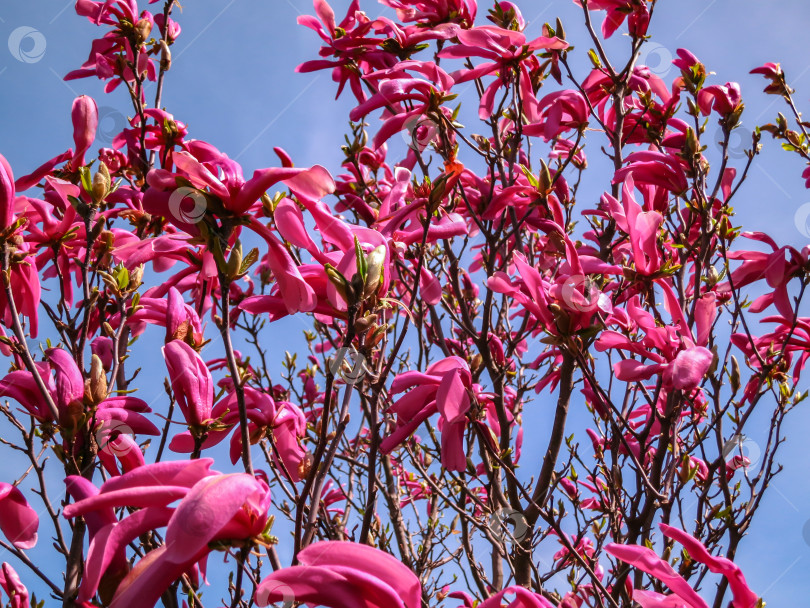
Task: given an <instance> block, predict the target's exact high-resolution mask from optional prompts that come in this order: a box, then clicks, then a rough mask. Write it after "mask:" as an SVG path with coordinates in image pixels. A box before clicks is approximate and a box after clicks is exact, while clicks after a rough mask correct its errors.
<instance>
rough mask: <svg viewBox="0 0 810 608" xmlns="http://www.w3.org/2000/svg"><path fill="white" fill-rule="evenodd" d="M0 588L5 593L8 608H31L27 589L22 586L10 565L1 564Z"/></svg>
mask: <svg viewBox="0 0 810 608" xmlns="http://www.w3.org/2000/svg"><path fill="white" fill-rule="evenodd" d="M0 587H2V588H3V591H5V592H6V595H8V599H9V606H10V608H31V602H30V600H29V598H28V589H26V588H25V585H23V584H22V581H21V580H20V577H19V576H18V575H17V572H16V571H15V570H14V568H12V567H11V564H8V563H6V562H3V565H2V567H0Z"/></svg>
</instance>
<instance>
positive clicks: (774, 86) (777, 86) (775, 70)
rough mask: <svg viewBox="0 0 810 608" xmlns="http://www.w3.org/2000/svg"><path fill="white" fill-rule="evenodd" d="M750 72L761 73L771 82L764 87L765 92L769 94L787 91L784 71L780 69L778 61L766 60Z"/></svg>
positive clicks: (781, 93)
mask: <svg viewBox="0 0 810 608" xmlns="http://www.w3.org/2000/svg"><path fill="white" fill-rule="evenodd" d="M750 73H751V74H762V75H763V76H764V77H765V78H767V79H768V80H770V81H771V83H770V84H769V85H768V86H767V87H765V92H766V93H769V94H771V95H783V94H784V93H785V92H786V91H788V90H789V89H788V87H787V84H786V83H785V73H784V72H783V71H782V66H781V65H779V64H778V63H771V62H768V63H766V64H764V65H761V66H759V67H758V68H754V69H753V70H751V72H750Z"/></svg>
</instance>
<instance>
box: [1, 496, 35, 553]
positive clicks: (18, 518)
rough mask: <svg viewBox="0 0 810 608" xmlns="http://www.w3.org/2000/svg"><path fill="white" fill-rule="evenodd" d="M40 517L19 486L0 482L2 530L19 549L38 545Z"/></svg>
mask: <svg viewBox="0 0 810 608" xmlns="http://www.w3.org/2000/svg"><path fill="white" fill-rule="evenodd" d="M38 528H39V516H38V515H37V512H36V511H34V509H32V508H31V507H30V506H29V505H28V501H27V500H25V496H23V494H22V492H20V489H19V488H18V487H17V486H13V485H11V484H10V483H5V482H0V530H2V531H3V534H4V535H5V537H6V538H7V539H9V540H10V541H11V544H12V545H14V546H15V547H17V548H18V549H31V548H32V547H33V546H34V545H36V544H37V529H38Z"/></svg>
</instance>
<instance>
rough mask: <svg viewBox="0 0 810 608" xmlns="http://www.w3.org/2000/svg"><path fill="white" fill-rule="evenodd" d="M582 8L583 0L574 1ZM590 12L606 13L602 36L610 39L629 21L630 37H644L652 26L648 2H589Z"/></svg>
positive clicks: (598, 0)
mask: <svg viewBox="0 0 810 608" xmlns="http://www.w3.org/2000/svg"><path fill="white" fill-rule="evenodd" d="M574 2H576V3H577V4H579V5H580V6H582V0H574ZM588 10H591V11H606V12H607V15H606V16H605V20H604V21H603V22H602V35H603V36H604V37H605V38H610V37H611V36H612V35H613V33H614V32H615V31H616V30H617V29H619V27H620V26H621V24H622V23H624V20H625V19H627V17H628V15H629V16H630V17H629V19H628V20H627V25H628V29H629V31H630V35H631V36H633V37H639V36H644V35H645V34H646V33H647V27H648V26H649V24H650V12H649V10H648V9H647V2H646V0H588Z"/></svg>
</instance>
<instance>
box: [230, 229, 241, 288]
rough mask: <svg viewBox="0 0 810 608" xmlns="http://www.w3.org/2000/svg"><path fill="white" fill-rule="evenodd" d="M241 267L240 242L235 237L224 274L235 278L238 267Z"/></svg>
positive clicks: (237, 273)
mask: <svg viewBox="0 0 810 608" xmlns="http://www.w3.org/2000/svg"><path fill="white" fill-rule="evenodd" d="M241 267H242V242H241V241H240V240H239V239H237V240H236V243H234V246H233V247H231V254H230V256H228V266H227V268H226V274H227V275H228V277H229V278H231V279H235V278H236V277H237V276H238V275H239V269H240V268H241Z"/></svg>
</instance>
